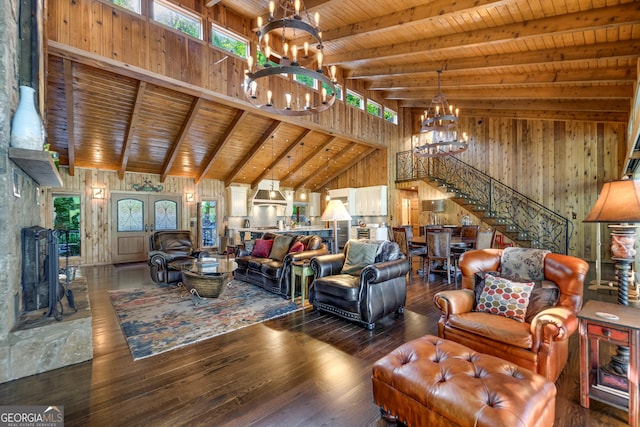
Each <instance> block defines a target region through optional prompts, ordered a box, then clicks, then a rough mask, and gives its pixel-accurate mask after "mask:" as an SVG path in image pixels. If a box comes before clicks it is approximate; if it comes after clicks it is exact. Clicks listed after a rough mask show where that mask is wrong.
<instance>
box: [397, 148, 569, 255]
mask: <svg viewBox="0 0 640 427" xmlns="http://www.w3.org/2000/svg"><path fill="white" fill-rule="evenodd" d="M416 179H422V180H430V181H432V182H436V183H438V184H439V185H440V186H442V187H444V189H445V191H446V192H448V193H453V198H454V199H456V200H457V201H458V202H459V204H461V205H464V206H466V207H468V208H470V209H471V210H473V211H475V212H476V215H478V216H480V217H482V218H486V221H487V222H493V223H494V224H495V225H496V226H497V227H498V229H499V230H501V231H502V232H506V233H509V234H511V235H512V236H514V238H515V240H518V241H523V242H525V241H527V242H529V243H530V246H531V247H534V248H541V249H548V250H550V251H552V252H555V253H563V254H566V253H568V251H569V242H570V240H571V235H572V234H573V223H572V222H571V221H569V220H568V219H567V218H565V217H563V216H562V215H559V214H557V213H556V212H554V211H552V210H550V209H548V208H546V207H545V206H543V205H541V204H540V203H537V202H536V201H534V200H532V199H530V198H528V197H527V196H525V195H524V194H522V193H520V192H518V191H516V190H514V189H513V188H511V187H508V186H506V185H505V184H503V183H501V182H500V181H497V180H495V179H493V178H492V177H490V176H489V175H487V174H485V173H484V172H481V171H479V170H478V169H476V168H474V167H473V166H471V165H469V164H467V163H465V162H463V161H462V160H460V159H458V158H456V157H453V156H446V157H431V158H426V157H418V156H415V155H414V154H413V152H412V151H403V152H400V153H397V155H396V182H402V181H413V180H416Z"/></svg>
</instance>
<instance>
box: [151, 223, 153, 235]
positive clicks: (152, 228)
mask: <svg viewBox="0 0 640 427" xmlns="http://www.w3.org/2000/svg"><path fill="white" fill-rule="evenodd" d="M151 232H152V233H153V224H151Z"/></svg>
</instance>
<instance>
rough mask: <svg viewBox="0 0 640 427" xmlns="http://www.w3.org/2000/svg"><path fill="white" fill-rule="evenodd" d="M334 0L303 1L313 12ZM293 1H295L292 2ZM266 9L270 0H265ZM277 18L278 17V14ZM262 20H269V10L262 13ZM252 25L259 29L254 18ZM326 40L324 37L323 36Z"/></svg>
mask: <svg viewBox="0 0 640 427" xmlns="http://www.w3.org/2000/svg"><path fill="white" fill-rule="evenodd" d="M332 1H333V0H306V1H304V2H303V4H304V8H305V9H306V10H307V12H309V13H311V12H312V11H313V10H314V9H317V8H319V7H321V6H323V5H325V4H327V3H331V2H332ZM292 3H293V2H292ZM264 4H265V9H266V6H267V5H268V4H269V2H267V1H265V2H264ZM277 8H278V2H277V1H276V14H277V13H278V10H277ZM302 14H303V11H302V10H301V11H300V15H302ZM276 18H278V16H277V15H276ZM262 22H269V12H268V11H267V12H266V13H265V14H264V15H262ZM251 24H252V25H254V28H253V29H254V30H257V27H255V25H256V20H255V19H254V20H252V22H251ZM323 40H324V37H323Z"/></svg>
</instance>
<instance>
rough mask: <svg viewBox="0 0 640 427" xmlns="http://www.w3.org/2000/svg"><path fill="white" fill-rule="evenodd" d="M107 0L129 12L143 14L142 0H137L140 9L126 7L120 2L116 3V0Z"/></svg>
mask: <svg viewBox="0 0 640 427" xmlns="http://www.w3.org/2000/svg"><path fill="white" fill-rule="evenodd" d="M107 2H108V3H109V4H111V5H112V6H115V7H119V8H120V9H122V10H126V11H127V12H130V13H135V14H136V15H142V0H137V2H138V8H139V10H134V9H129V8H128V7H126V6H121V5H119V4H116V3H115V2H116V0H107Z"/></svg>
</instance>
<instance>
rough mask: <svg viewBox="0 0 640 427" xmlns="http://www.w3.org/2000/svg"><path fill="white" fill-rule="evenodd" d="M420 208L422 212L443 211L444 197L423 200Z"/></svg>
mask: <svg viewBox="0 0 640 427" xmlns="http://www.w3.org/2000/svg"><path fill="white" fill-rule="evenodd" d="M422 210H423V211H424V212H444V199H436V200H423V201H422Z"/></svg>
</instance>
